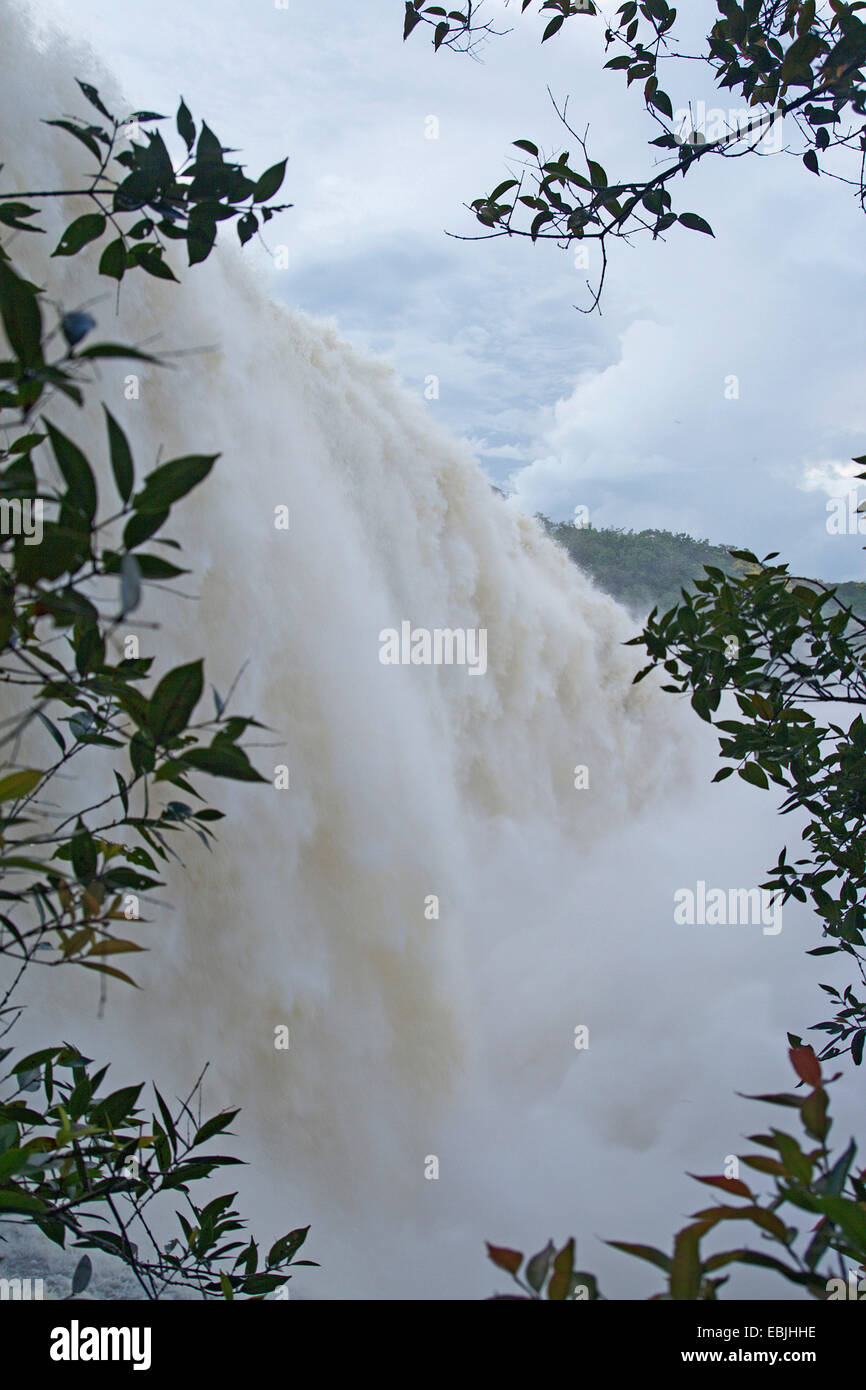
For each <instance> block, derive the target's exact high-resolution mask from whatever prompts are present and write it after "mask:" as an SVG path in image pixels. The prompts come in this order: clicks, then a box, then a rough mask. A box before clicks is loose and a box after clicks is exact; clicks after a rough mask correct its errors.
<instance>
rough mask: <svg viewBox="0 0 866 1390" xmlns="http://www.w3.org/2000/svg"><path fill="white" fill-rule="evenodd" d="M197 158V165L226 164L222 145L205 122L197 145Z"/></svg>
mask: <svg viewBox="0 0 866 1390" xmlns="http://www.w3.org/2000/svg"><path fill="white" fill-rule="evenodd" d="M195 158H196V163H197V164H222V163H223V162H224V161H223V149H222V145H221V144H220V142H219V140H218V139H217V138H216V136H215V135H214V133H213V131H212V130H211V129H210V127H209V126H208V125H207V123H206V122H204V121H203V122H202V127H201V134H200V135H199V137H198V144H197V145H196V150H195Z"/></svg>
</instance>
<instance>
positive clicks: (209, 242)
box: [186, 203, 217, 265]
mask: <svg viewBox="0 0 866 1390" xmlns="http://www.w3.org/2000/svg"><path fill="white" fill-rule="evenodd" d="M216 233H217V224H216V217H215V215H214V211H213V207H212V205H209V204H207V203H198V204H196V206H195V207H194V208H193V210H192V212H191V213H190V215H189V221H188V223H187V236H186V249H187V257H188V260H189V264H190V265H198V264H199V262H200V261H206V260H207V258H208V256H209V255H210V253H211V251H212V250H213V245H214V242H215V241H216Z"/></svg>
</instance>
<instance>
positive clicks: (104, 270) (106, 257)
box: [99, 237, 126, 280]
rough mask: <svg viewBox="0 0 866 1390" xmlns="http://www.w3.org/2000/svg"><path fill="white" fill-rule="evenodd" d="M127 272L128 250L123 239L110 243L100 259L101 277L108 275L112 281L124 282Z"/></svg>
mask: <svg viewBox="0 0 866 1390" xmlns="http://www.w3.org/2000/svg"><path fill="white" fill-rule="evenodd" d="M125 271H126V248H125V247H124V244H123V237H117V238H116V240H115V241H110V242H109V243H108V245H107V246H106V248H105V250H104V251H103V253H102V255H101V256H100V258H99V273H100V275H108V276H109V277H110V278H111V279H112V280H122V279H123V276H124V273H125Z"/></svg>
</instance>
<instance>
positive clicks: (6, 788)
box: [0, 768, 43, 801]
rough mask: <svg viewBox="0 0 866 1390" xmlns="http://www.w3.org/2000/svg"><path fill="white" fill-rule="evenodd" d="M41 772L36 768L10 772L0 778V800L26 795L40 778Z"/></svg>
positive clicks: (10, 799) (9, 799) (37, 784)
mask: <svg viewBox="0 0 866 1390" xmlns="http://www.w3.org/2000/svg"><path fill="white" fill-rule="evenodd" d="M42 776H43V774H42V773H41V772H39V771H38V770H37V769H36V768H26V769H22V771H21V772H11V773H10V774H9V776H8V777H4V778H2V780H0V801H17V799H18V797H19V796H27V795H28V794H29V793H30V792H32V791H33V790H34V789H35V788H36V787H38V786H39V783H40V782H41V780H42Z"/></svg>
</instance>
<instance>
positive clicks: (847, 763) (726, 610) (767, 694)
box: [632, 551, 866, 1065]
mask: <svg viewBox="0 0 866 1390" xmlns="http://www.w3.org/2000/svg"><path fill="white" fill-rule="evenodd" d="M733 554H734V558H735V559H739V560H741V561H742V562H744V563H745V564H746V565H747V566H748V567H749V568H748V570H747V572H746V573H745V574H742V575H739V576H735V575H729V574H725V573H723V571H722V570H720V569H717V568H716V567H714V566H707V568H706V573H705V577H704V578H703V579H702V580H697V581H696V582H695V585H694V589H695V592H694V593H689V592H686V591H685V590H684V591H683V595H682V602H681V603H679V604H677V605H675V606H674V607H673V608H671V609H669V610H668V611H667V612H666V613H664V614H662V615H661V616H657V613H656V610H654V611H653V613H652V614H651V615H650V618H649V620H648V622H647V625H646V628H645V630H644V631H643V632H642V633H641V634H640V636H638V637H635V638H633V639H632V645H636V644H637V645H642V646H644V647H645V648H646V652H647V655H648V656H649V657H650V664H649V665H648V666H645V667H644V668H643V670H642V671H640V672H639V673H638V675H637V676H636V677H635V679H636V680H641V679H643V677H644V676H646V675H647V674H648V673H649V672H650V671H652V670H653V669H655V668H656V667H658V666H661V667H662V668H663V669H664V671H665V672H666V674H667V675H668V677H669V678H670V679H669V682H668V683H667V684H666V685H665V686H664V687H663V688H664V689H665V690H669V691H671V692H673V693H690V694H691V703H692V706H693V708H694V710H695V711H696V713H697V714H698V715H699V716H700V717H701V719H703V720H705V721H706V722H708V723H711V724H712V723H714V724H715V726H716V727H717V728H718V729H719V730H720V733H721V735H722V737H721V738H720V744H719V747H720V752H721V755H722V757H723V758H724V759H726V760H728V762H729V764H730V765H728V766H723V767H722V768H720V770H719V771H718V772H717V773H716V776H715V778H714V781H717V782H720V781H722V780H723V779H725V778H726V777H730V776H731V775H732V773H733V772H734V771H737V772H738V774H739V776H740V777H742V778H743V779H744V781H746V782H749V783H750V784H751V785H753V786H756V787H761V788H764V789H767V788H768V787H769V786H770V784H771V783H772V784H774V785H775V786H778V787H781V788H782V789H783V790H784V792H785V799H784V801H783V803H782V811H783V812H789V811H794V810H803V811H805V812H806V813H807V816H808V820H807V823H806V826H805V829H804V830H803V832H802V834H803V842H804V844H805V845H806V847H807V850H808V854H807V856H806V857H804V858H802V859H798V860H796V861H794V862H793V863H789V862H788V858H787V849H783V850H782V852H781V854H780V855H779V859H778V863H777V864H776V865H775V868H774V869H773V870H772V871H771V878H770V879H769V881H768V882H767V883H766V884H765V885H763V886H764V887H765V888H767V889H768V890H772V891H774V892H778V893H779V894H780V896H781V900H782V902H783V903H784V902H786V901H788V900H789V899H790V898H792V897H793V898H795V899H796V900H797V901H798V902H807V901H808V902H810V903H811V906H812V907H813V908H814V910H815V913H816V914H817V916H818V918H819V920H820V922H821V924H822V926H823V931H824V936H825V937H827V938H829V939H830V940H831V941H832V943H833V944H832V945H824V946H820V947H818V948H817V950H816V951H815V952H813V953H812V954H818V955H829V954H834V953H844V954H846V955H847V956H849V957H850V958H851V959H852V960H853V961H854V963H855V964H856V967H857V969H858V972H859V976H860V980H861V981H862V982H863V984H864V985H866V954H864V929H866V839H864V830H866V819H864V817H866V760H864V752H866V723H864V720H863V716H862V714H859V713H858V714H856V715H855V717H854V718H853V719H852V720H851V721H850V722H849V723H848V725H847V727H846V726H844V725H841V724H839V723H836V722H830V721H828V722H827V723H822V722H820V721H819V720H818V719H817V718H816V716H815V714H814V712H813V708H812V707H813V706H814V705H816V704H817V705H821V704H824V705H845V704H850V705H854V706H862V705H864V704H866V621H864V620H863V619H862V618H858V617H856V616H855V615H854V613H853V612H852V610H851V609H850V608H849V607H847V606H846V605H845V604H843V603H840V602H839V600H838V598H837V597H836V596H835V595H834V591H833V590H832V589H829V588H826V587H824V586H823V585H817V584H816V583H815V582H814V581H811V582H805V581H800V580H797V579H794V578H792V577H791V576H790V575H789V573H788V568H787V566H786V565H784V564H774V563H772V561H773V560H774V559H775V556H767V557H766V558H765V559H764V560H763V561H759V560H758V559H757V557H756V556H754V555H752V554H751V552H749V551H734V552H733ZM726 691H730V692H733V696H734V699H735V700H736V704H737V706H738V708H739V713H740V716H741V717H740V718H738V719H733V718H731V717H730V716H731V714H732V713H733V711H732V710H730V709H728V708H727V707H726V705H727V703H728V702H725V704H724V705H723V703H722V697H723V695H724V693H725V692H726ZM822 988H823V989H824V990H825V992H826V993H827V994H828V995H829V996H830V997H831V998H832V999H833V1000H834V1002H835V1004H836V1006H837V1013H836V1015H835V1017H834V1018H833V1019H832V1020H830V1021H828V1022H822V1023H820V1024H817V1025H815V1027H817V1028H818V1029H820V1030H821V1031H823V1032H826V1033H828V1034H829V1041H828V1042H827V1044H826V1046H825V1048H824V1050H823V1052H822V1054H821V1055H822V1056H824V1057H828V1058H830V1057H837V1056H839V1055H840V1054H841V1053H843V1052H845V1053H850V1054H851V1056H852V1057H853V1060H854V1062H855V1063H856V1064H858V1065H859V1063H860V1062H861V1061H862V1058H863V1047H864V1042H866V1001H864V1000H863V999H862V998H858V997H857V996H856V995H855V994H854V992H853V990H852V989H851V987H850V986H848V987H847V988H846V989H845V991H844V994H843V995H839V994H838V992H837V991H836V990H835V989H834V988H833V987H832V986H830V985H823V986H822Z"/></svg>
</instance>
